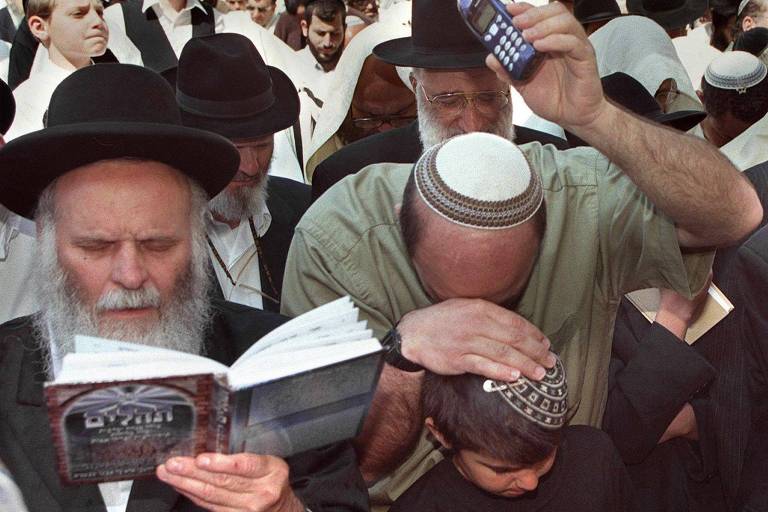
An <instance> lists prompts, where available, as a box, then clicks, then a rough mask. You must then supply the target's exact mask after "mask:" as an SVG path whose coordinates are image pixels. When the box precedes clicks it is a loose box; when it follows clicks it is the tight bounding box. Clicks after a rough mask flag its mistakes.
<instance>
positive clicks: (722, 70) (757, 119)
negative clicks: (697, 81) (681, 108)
mask: <svg viewBox="0 0 768 512" xmlns="http://www.w3.org/2000/svg"><path fill="white" fill-rule="evenodd" d="M767 74H768V71H766V66H765V64H764V63H763V62H762V61H761V60H760V59H758V58H757V57H755V56H754V55H752V54H749V53H747V52H742V51H731V52H725V53H723V54H722V55H721V56H720V57H718V58H717V59H715V60H714V61H712V63H711V64H710V65H709V66H708V67H707V70H706V72H705V73H704V78H703V79H702V81H701V92H700V96H701V101H702V103H703V104H704V109H705V110H706V112H707V117H706V118H705V119H704V120H703V121H702V122H701V124H700V125H699V126H697V127H695V128H694V129H693V130H691V132H690V133H692V134H694V135H697V136H699V137H703V138H705V139H707V140H708V141H709V142H711V143H712V144H714V145H715V146H717V147H719V148H720V151H721V152H722V153H724V154H725V155H726V156H727V157H728V158H729V159H730V160H731V162H733V164H734V165H735V166H736V167H738V168H739V169H741V170H744V169H747V168H749V167H752V166H754V165H757V164H759V163H762V162H765V161H767V160H768V119H766V113H768V79H766V75H767Z"/></svg>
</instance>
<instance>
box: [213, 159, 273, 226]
mask: <svg viewBox="0 0 768 512" xmlns="http://www.w3.org/2000/svg"><path fill="white" fill-rule="evenodd" d="M273 159H274V157H273ZM271 165H272V163H271V162H270V167H271ZM238 172H240V171H238ZM268 181H269V170H267V174H265V175H264V177H263V178H262V179H260V180H258V181H256V182H254V183H249V184H247V185H243V186H240V187H238V188H236V189H235V190H234V191H229V190H227V189H224V190H222V191H221V192H219V193H218V194H217V195H216V197H214V198H213V199H211V200H210V201H208V209H209V210H210V211H211V212H212V213H214V214H216V215H218V216H219V217H221V218H222V219H224V220H226V221H230V222H237V221H240V219H243V218H245V217H249V216H251V215H254V214H256V213H258V212H260V211H262V210H263V209H264V207H265V206H266V204H267V183H268Z"/></svg>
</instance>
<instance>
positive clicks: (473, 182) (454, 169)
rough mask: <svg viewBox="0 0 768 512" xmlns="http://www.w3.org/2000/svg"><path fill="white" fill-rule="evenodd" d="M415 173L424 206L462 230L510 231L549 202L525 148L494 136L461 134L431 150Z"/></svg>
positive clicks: (420, 159)
mask: <svg viewBox="0 0 768 512" xmlns="http://www.w3.org/2000/svg"><path fill="white" fill-rule="evenodd" d="M414 173H415V181H416V188H417V190H418V191H419V195H420V196H421V198H422V199H423V200H424V202H425V203H427V205H428V206H429V207H430V208H431V209H432V210H434V211H435V212H437V213H438V214H440V215H441V216H443V217H444V218H446V219H448V220H449V221H451V222H454V223H456V224H460V225H462V226H469V227H474V228H480V229H504V228H511V227H513V226H517V225H519V224H522V223H523V222H525V221H527V220H528V219H530V218H531V217H532V216H533V215H534V214H535V213H536V212H537V211H538V209H539V207H540V206H541V203H542V201H543V200H544V193H543V191H542V186H541V178H540V177H539V175H538V173H536V172H534V171H533V170H532V169H531V166H530V164H529V163H528V160H527V159H526V157H525V155H524V154H523V152H522V151H521V150H520V148H519V147H517V146H516V145H515V144H513V143H512V142H510V141H508V140H506V139H504V138H502V137H499V136H497V135H491V134H489V133H469V134H466V135H458V136H456V137H453V138H451V139H449V140H447V141H445V142H443V143H441V144H437V145H435V146H433V147H431V148H429V149H427V150H426V151H425V152H424V154H423V155H422V156H421V158H419V161H418V162H416V166H415V168H414Z"/></svg>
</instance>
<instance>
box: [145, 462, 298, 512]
mask: <svg viewBox="0 0 768 512" xmlns="http://www.w3.org/2000/svg"><path fill="white" fill-rule="evenodd" d="M157 477H158V478H159V479H160V480H162V481H163V482H165V483H167V484H168V485H171V486H173V487H174V488H175V489H176V490H177V491H178V492H179V493H181V494H183V495H184V496H186V497H187V498H189V499H190V500H191V501H193V502H194V503H195V504H196V505H198V506H199V507H202V508H204V509H206V510H216V509H217V508H222V507H224V508H226V509H227V510H240V509H242V510H270V511H279V512H304V510H305V508H304V506H303V505H302V503H301V501H300V500H299V499H298V498H297V497H296V495H295V494H294V493H293V491H292V490H291V487H290V485H289V480H288V465H287V464H286V463H285V461H283V460H282V459H280V458H277V457H272V456H269V455H255V454H251V453H238V454H235V455H222V454H217V453H204V454H200V455H198V456H197V457H194V458H192V457H174V458H172V459H170V460H168V461H167V462H166V463H165V464H161V465H160V466H159V467H158V468H157ZM265 490H268V491H269V492H267V491H265Z"/></svg>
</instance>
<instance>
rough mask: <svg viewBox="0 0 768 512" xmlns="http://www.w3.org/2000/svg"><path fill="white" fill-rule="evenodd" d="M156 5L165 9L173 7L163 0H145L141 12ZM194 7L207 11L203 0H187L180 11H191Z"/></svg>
mask: <svg viewBox="0 0 768 512" xmlns="http://www.w3.org/2000/svg"><path fill="white" fill-rule="evenodd" d="M155 5H157V6H158V7H159V8H160V9H161V10H163V11H165V10H166V9H170V8H171V6H170V5H169V4H168V2H165V1H163V0H144V1H143V2H142V4H141V12H147V9H149V8H150V7H154V6H155ZM194 8H198V9H200V10H202V11H203V12H206V10H205V7H204V6H203V4H202V2H200V0H187V5H186V6H185V7H184V8H183V9H182V10H181V11H180V12H185V11H191V10H192V9H194Z"/></svg>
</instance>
